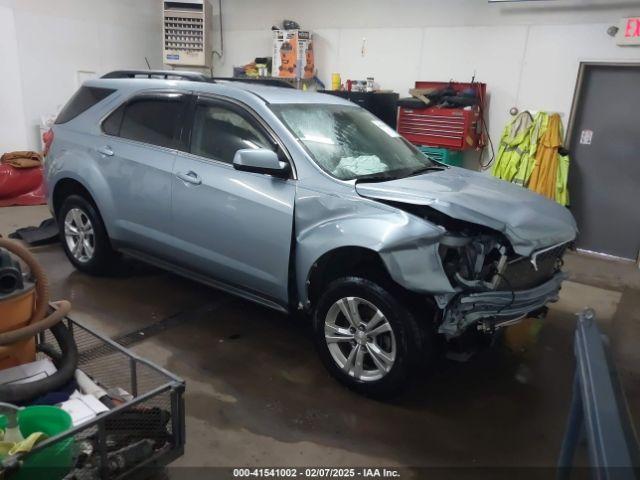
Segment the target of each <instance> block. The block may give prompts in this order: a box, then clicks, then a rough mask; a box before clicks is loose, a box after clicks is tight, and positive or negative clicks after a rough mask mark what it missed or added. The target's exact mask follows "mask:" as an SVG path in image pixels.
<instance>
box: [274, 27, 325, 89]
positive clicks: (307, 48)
mask: <svg viewBox="0 0 640 480" xmlns="http://www.w3.org/2000/svg"><path fill="white" fill-rule="evenodd" d="M271 68H272V72H271V75H272V76H274V77H280V78H313V76H314V75H315V60H314V56H313V41H312V34H311V32H309V31H307V30H273V63H272V67H271Z"/></svg>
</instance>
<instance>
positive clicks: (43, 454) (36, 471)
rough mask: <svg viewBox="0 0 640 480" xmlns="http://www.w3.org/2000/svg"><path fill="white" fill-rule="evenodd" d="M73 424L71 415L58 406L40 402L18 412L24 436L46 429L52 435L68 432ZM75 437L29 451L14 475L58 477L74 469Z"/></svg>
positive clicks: (54, 479) (23, 476)
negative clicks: (38, 449)
mask: <svg viewBox="0 0 640 480" xmlns="http://www.w3.org/2000/svg"><path fill="white" fill-rule="evenodd" d="M72 426H73V422H72V421H71V416H70V415H69V414H68V413H67V412H65V411H64V410H62V409H61V408H58V407H50V406H46V405H36V406H33V407H26V408H24V409H22V410H20V411H19V412H18V427H19V428H20V433H21V434H22V436H23V437H24V438H27V437H28V436H29V435H31V434H32V433H36V432H42V433H44V434H46V435H47V436H48V437H53V436H55V435H58V434H59V433H62V432H66V431H67V430H69V429H70V428H71V427H72ZM73 444H74V438H73V437H69V438H66V439H64V440H60V441H58V442H56V443H54V444H53V445H51V446H50V447H47V448H45V449H44V450H41V451H39V452H36V453H33V454H29V455H27V457H26V459H25V461H24V463H23V465H22V467H21V468H20V470H18V472H16V474H15V475H14V476H12V477H11V478H12V479H14V478H15V479H19V480H23V479H33V478H37V479H39V480H40V479H43V480H58V479H60V478H62V477H64V476H65V475H66V474H67V473H69V470H71V466H72V462H73Z"/></svg>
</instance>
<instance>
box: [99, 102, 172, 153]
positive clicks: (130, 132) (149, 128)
mask: <svg viewBox="0 0 640 480" xmlns="http://www.w3.org/2000/svg"><path fill="white" fill-rule="evenodd" d="M182 107H183V101H182V98H181V97H180V96H175V97H157V98H156V97H149V98H140V99H134V100H132V101H131V102H129V103H127V104H126V105H125V106H124V109H123V111H121V112H120V111H119V110H120V109H118V110H116V111H115V112H113V113H112V114H111V116H110V117H109V118H107V119H106V120H105V122H104V123H103V130H104V132H105V133H109V134H112V135H114V134H116V133H114V132H116V131H118V133H117V134H116V135H118V136H120V137H122V138H127V139H129V140H136V141H138V142H144V143H150V144H153V145H158V146H161V147H168V148H175V147H176V146H177V140H178V133H179V124H180V117H181V115H180V114H181V112H182ZM119 116H121V121H119ZM118 123H120V128H119V129H118V128H117V125H118Z"/></svg>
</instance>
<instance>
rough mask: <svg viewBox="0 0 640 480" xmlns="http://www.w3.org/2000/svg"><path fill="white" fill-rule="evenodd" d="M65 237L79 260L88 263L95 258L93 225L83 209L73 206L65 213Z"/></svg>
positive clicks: (72, 253) (70, 250) (68, 245)
mask: <svg viewBox="0 0 640 480" xmlns="http://www.w3.org/2000/svg"><path fill="white" fill-rule="evenodd" d="M64 238H65V241H66V243H67V248H68V249H69V252H71V255H73V258H75V259H76V260H77V261H79V262H81V263H87V262H88V261H90V260H91V259H92V258H93V254H94V252H95V248H96V243H95V236H94V233H93V225H92V224H91V220H89V217H88V216H87V214H86V213H85V212H84V211H82V210H81V209H79V208H72V209H70V210H69V211H68V212H67V214H66V215H65V218H64Z"/></svg>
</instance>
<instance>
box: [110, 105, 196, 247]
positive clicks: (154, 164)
mask: <svg viewBox="0 0 640 480" xmlns="http://www.w3.org/2000/svg"><path fill="white" fill-rule="evenodd" d="M188 97H189V96H188V95H184V94H177V93H145V94H141V95H139V96H136V97H134V98H133V99H131V100H130V101H128V102H127V103H125V104H124V105H122V106H121V107H119V108H118V109H117V110H116V111H115V112H113V113H112V114H111V115H110V116H109V117H107V119H106V120H105V121H104V122H103V123H102V130H103V132H104V133H105V134H104V135H102V137H101V145H100V146H99V147H98V149H97V150H98V155H100V156H101V157H102V159H101V169H102V171H103V172H104V174H105V178H106V179H107V182H108V184H109V189H110V190H111V197H112V198H113V199H114V208H115V212H114V220H113V227H114V228H115V230H116V231H114V232H112V236H113V237H114V238H115V239H116V240H118V241H119V242H120V243H121V244H122V246H124V247H128V248H133V249H136V250H141V251H143V252H145V253H148V254H153V255H156V256H160V257H165V258H170V254H171V248H170V243H171V233H170V230H171V187H172V181H173V163H174V161H175V157H176V150H175V149H176V147H177V145H178V139H179V136H180V126H181V124H182V122H181V118H182V115H183V114H184V113H185V110H186V105H187V102H186V99H187V98H188Z"/></svg>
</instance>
